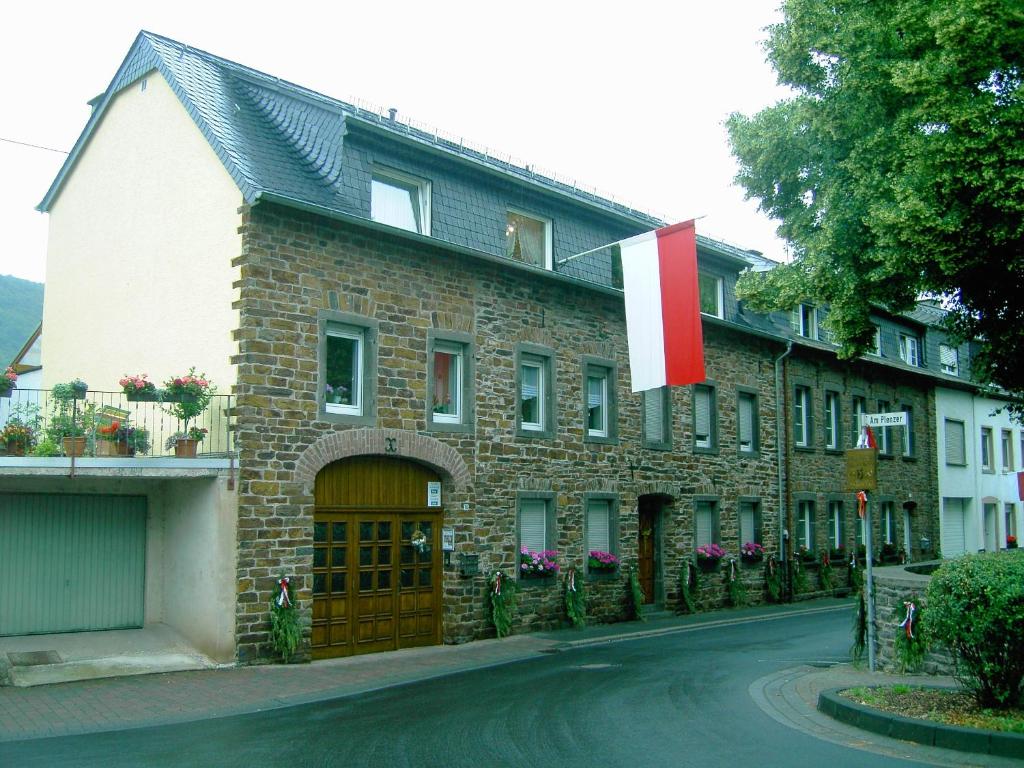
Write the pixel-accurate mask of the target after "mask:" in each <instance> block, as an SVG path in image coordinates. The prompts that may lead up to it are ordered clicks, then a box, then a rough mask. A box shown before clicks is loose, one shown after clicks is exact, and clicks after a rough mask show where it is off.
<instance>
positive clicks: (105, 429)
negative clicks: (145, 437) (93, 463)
mask: <svg viewBox="0 0 1024 768" xmlns="http://www.w3.org/2000/svg"><path fill="white" fill-rule="evenodd" d="M125 429H126V427H122V426H121V422H120V421H117V420H114V421H112V422H110V423H109V424H107V425H105V426H102V427H99V428H98V429H97V430H96V455H97V456H127V455H128V442H127V441H126V440H125V439H124V438H125V434H124V430H125Z"/></svg>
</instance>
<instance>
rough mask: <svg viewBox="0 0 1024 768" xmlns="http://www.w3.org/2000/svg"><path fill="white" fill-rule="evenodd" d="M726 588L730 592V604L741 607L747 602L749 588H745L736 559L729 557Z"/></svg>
mask: <svg viewBox="0 0 1024 768" xmlns="http://www.w3.org/2000/svg"><path fill="white" fill-rule="evenodd" d="M725 578H726V589H727V590H728V593H729V605H731V606H732V607H733V608H739V607H741V606H744V605H746V604H747V590H745V589H744V588H743V582H742V581H740V575H739V573H738V572H737V570H736V560H735V559H733V558H729V567H728V569H727V570H726V577H725Z"/></svg>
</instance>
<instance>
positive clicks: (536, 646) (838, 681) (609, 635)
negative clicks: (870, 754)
mask: <svg viewBox="0 0 1024 768" xmlns="http://www.w3.org/2000/svg"><path fill="white" fill-rule="evenodd" d="M850 605H851V603H850V601H849V600H846V599H828V600H815V601H808V602H802V603H794V604H791V605H773V606H758V607H755V608H746V609H739V610H726V611H717V612H712V613H700V614H696V615H693V616H663V617H660V618H656V619H652V620H650V621H647V622H625V623H620V624H605V625H596V626H593V627H587V628H586V629H584V630H572V629H565V630H558V631H552V632H537V633H531V634H523V635H513V636H512V637H507V638H504V639H502V640H478V641H475V642H472V643H466V644H464V645H444V646H433V647H429V648H417V649H410V650H404V651H396V652H392V653H379V654H370V655H365V656H354V657H350V658H346V659H334V660H329V661H317V662H313V663H311V664H291V665H287V666H286V665H266V666H250V667H232V668H227V669H216V670H204V671H194V672H175V673H165V674H152V675H139V676H135V677H114V678H105V679H99V680H84V681H79V682H72V683H59V684H54V685H41V686H36V687H32V688H12V687H4V688H0V742H4V741H20V740H24V739H35V738H45V737H50V736H66V735H74V734H81V733H91V732H96V731H114V730H123V729H127V728H139V727H145V726H153V725H165V724H170V723H181V722H188V721H192V720H202V719H210V718H215V717H223V716H227V715H237V714H244V713H247V712H257V711H262V710H267V709H276V708H279V707H285V706H290V705H294V704H303V703H309V702H314V701H321V700H325V699H333V698H338V697H344V696H351V695H355V694H359V693H366V692H368V691H373V690H377V689H380V688H386V687H389V686H394V685H401V684H403V683H411V682H416V681H419V680H426V679H429V678H434V677H442V676H445V675H450V674H455V673H458V672H464V671H469V670H473V669H481V668H486V667H489V666H495V665H500V664H508V663H512V662H516V661H521V660H525V659H530V658H536V656H537V655H538V654H541V653H554V652H557V651H559V650H564V649H567V648H572V647H579V646H585V645H592V644H595V643H607V642H618V641H622V640H629V639H636V638H640V637H650V636H656V635H662V634H669V633H679V632H693V631H699V630H702V629H709V628H711V627H715V626H723V625H727V624H735V623H741V622H748V621H773V620H778V619H783V618H785V617H787V616H793V615H799V614H804V613H818V612H836V613H837V614H838V615H840V616H842V615H843V614H844V612H846V611H848V610H849V609H850ZM865 676H869V677H870V673H867V672H863V671H858V670H854V669H852V668H851V667H849V666H848V665H838V666H833V667H829V668H816V667H797V668H794V669H789V670H785V671H783V672H780V673H777V674H775V675H771V676H769V677H766V678H762V679H761V680H759V681H756V682H755V683H754V684H752V685H751V687H750V693H751V695H752V696H753V698H754V700H755V701H756V702H757V703H758V704H759V705H760V706H761V707H762V708H763V709H764V710H765V711H766V712H767V713H768V714H769V715H771V716H772V717H773V718H775V719H776V720H777V721H779V722H780V723H783V724H785V725H787V726H789V727H793V728H798V729H800V730H803V731H805V732H808V733H811V734H812V735H815V736H817V737H819V738H825V739H829V740H831V741H837V742H839V743H842V744H846V745H855V746H858V747H861V748H868V749H874V751H883V752H884V753H886V754H892V755H899V756H902V757H917V758H918V759H926V760H927V761H928V762H932V763H933V764H936V765H979V766H992V767H995V766H1003V765H1016V766H1017V768H1020V763H1014V762H1013V761H1006V760H1003V761H999V759H998V758H978V759H977V760H975V759H974V757H975V756H973V755H964V754H963V753H950V752H947V751H946V750H934V749H931V750H930V751H931V752H934V753H936V755H938V758H942V759H938V758H936V757H932V756H929V757H927V758H923V757H922V753H921V750H924V749H926V748H923V747H916V746H908V745H905V744H902V743H901V742H893V741H892V740H890V739H885V738H884V737H878V736H874V735H872V734H866V733H864V732H860V731H856V730H855V729H852V728H849V727H848V726H845V725H842V724H840V723H837V722H835V721H833V720H831V719H830V718H828V717H826V716H825V715H822V714H820V713H819V712H818V711H817V709H816V702H817V693H818V691H820V690H822V689H824V688H831V687H836V686H842V685H855V684H863V683H864V682H865V681H866V680H867V679H868V677H865ZM884 679H885V680H888V681H891V680H892V678H890V677H885V678H884ZM916 680H917V681H918V682H921V681H922V678H916ZM924 680H926V681H927V682H928V683H929V684H932V683H935V682H938V681H936V680H935V679H934V678H924ZM879 681H880V680H879ZM886 742H890V743H891V744H887V743H886ZM893 745H895V746H893ZM954 758H955V759H954Z"/></svg>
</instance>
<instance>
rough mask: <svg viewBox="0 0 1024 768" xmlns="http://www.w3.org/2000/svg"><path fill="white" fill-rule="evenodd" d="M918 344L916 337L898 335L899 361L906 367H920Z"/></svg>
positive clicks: (904, 334)
mask: <svg viewBox="0 0 1024 768" xmlns="http://www.w3.org/2000/svg"><path fill="white" fill-rule="evenodd" d="M919 344H920V342H919V341H918V338H917V336H910V335H909V334H906V333H901V334H900V360H902V361H903V362H904V363H906V364H907V365H913V366H915V367H916V366H919V365H921V351H920V346H919Z"/></svg>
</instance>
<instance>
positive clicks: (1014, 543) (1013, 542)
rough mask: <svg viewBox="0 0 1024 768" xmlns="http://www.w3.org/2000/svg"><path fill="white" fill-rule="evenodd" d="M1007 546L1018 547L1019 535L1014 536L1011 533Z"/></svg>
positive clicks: (1007, 538) (1010, 547)
mask: <svg viewBox="0 0 1024 768" xmlns="http://www.w3.org/2000/svg"><path fill="white" fill-rule="evenodd" d="M1006 548H1007V549H1016V548H1017V537H1016V536H1014V535H1013V534H1010V535H1008V536H1007V537H1006Z"/></svg>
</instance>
